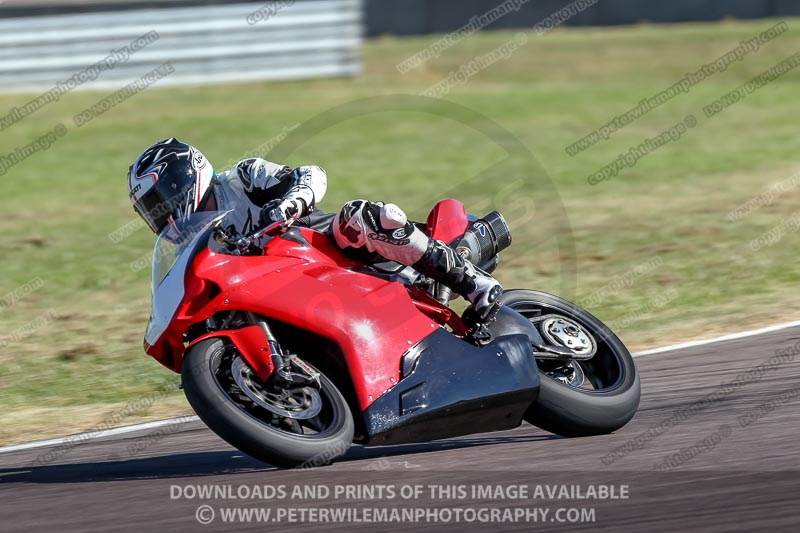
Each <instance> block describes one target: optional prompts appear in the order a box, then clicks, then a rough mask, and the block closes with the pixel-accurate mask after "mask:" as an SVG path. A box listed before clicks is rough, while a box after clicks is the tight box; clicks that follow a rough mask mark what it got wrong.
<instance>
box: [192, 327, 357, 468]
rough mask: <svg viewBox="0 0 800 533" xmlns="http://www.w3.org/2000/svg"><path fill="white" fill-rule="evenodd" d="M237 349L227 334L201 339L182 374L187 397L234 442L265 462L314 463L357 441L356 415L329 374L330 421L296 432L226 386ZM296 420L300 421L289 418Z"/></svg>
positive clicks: (325, 392) (324, 384) (323, 392)
mask: <svg viewBox="0 0 800 533" xmlns="http://www.w3.org/2000/svg"><path fill="white" fill-rule="evenodd" d="M231 354H236V349H235V347H234V346H233V345H232V344H231V343H229V342H227V340H225V341H223V340H222V339H218V338H217V339H208V340H204V341H201V342H199V343H197V344H196V345H195V346H193V347H192V348H191V349H190V350H188V352H187V353H186V356H185V358H184V361H183V368H182V369H181V375H182V378H183V389H184V393H185V394H186V398H187V399H188V400H189V403H190V404H191V406H192V408H193V409H194V410H195V412H196V413H197V415H198V416H199V417H200V419H201V420H202V421H203V422H205V424H206V425H207V426H208V427H209V428H210V429H211V430H212V431H214V433H216V434H217V435H219V436H220V437H222V438H223V439H224V440H225V441H227V442H228V443H229V444H231V445H232V446H234V447H236V448H238V449H239V450H241V451H243V452H245V453H246V454H248V455H250V456H252V457H254V458H256V459H258V460H260V461H264V462H266V463H270V464H273V465H276V466H282V467H287V468H289V467H296V466H303V467H315V466H322V465H325V464H329V463H330V462H332V461H333V460H335V459H337V458H338V457H341V456H342V455H344V454H345V452H347V450H348V448H349V447H350V445H351V444H352V442H353V431H354V424H353V416H352V414H351V413H350V409H349V408H348V406H347V402H346V401H345V399H344V397H343V396H342V394H341V393H340V392H339V390H338V389H337V388H336V387H335V386H334V385H333V383H332V382H331V381H330V380H329V379H328V378H327V377H325V376H324V375H321V376H320V384H321V388H320V396H321V397H322V399H323V404H325V405H326V407H325V409H327V411H326V413H327V417H328V418H329V426H328V427H326V428H325V430H324V431H320V432H319V433H318V434H312V435H301V434H292V433H290V432H289V431H288V430H284V429H279V428H277V427H276V426H275V425H274V424H272V425H271V424H270V423H268V422H267V421H265V419H264V418H263V417H262V416H260V414H259V411H258V409H261V413H263V414H266V415H270V416H273V417H275V416H277V415H274V414H272V413H269V412H268V411H266V409H263V408H259V407H258V406H255V408H254V406H252V405H251V406H249V409H248V406H247V405H246V401H241V400H237V399H235V398H234V396H233V395H232V394H231V393H230V391H229V390H226V388H225V383H224V380H223V381H221V380H220V378H219V372H220V371H221V369H223V370H224V368H223V367H224V365H225V364H227V363H226V361H227V360H229V359H231V358H232V357H233V356H232V355H231ZM287 422H289V423H294V424H296V421H291V420H287Z"/></svg>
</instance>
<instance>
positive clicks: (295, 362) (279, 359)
mask: <svg viewBox="0 0 800 533" xmlns="http://www.w3.org/2000/svg"><path fill="white" fill-rule="evenodd" d="M247 316H248V319H249V321H250V323H252V324H255V325H257V326H258V327H260V328H261V330H262V331H263V332H264V337H265V338H266V340H267V350H268V353H267V355H268V356H269V358H270V359H271V360H272V365H273V367H274V368H275V372H274V377H273V380H274V382H273V385H274V386H276V387H278V388H283V387H286V386H296V385H312V386H315V387H316V388H319V387H320V381H319V372H317V371H316V370H314V369H313V368H311V367H310V366H309V365H308V364H307V363H306V362H305V361H303V360H302V359H300V358H299V357H298V356H297V355H296V354H289V353H286V352H284V350H283V349H282V348H281V345H280V344H279V343H278V340H277V339H276V338H275V335H274V334H273V333H272V328H270V327H269V323H267V321H266V320H264V319H263V318H259V317H258V316H257V315H256V314H255V313H252V312H248V313H247Z"/></svg>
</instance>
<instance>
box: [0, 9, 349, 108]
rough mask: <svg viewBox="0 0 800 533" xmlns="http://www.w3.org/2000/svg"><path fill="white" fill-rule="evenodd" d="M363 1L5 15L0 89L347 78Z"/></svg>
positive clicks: (0, 25) (0, 30)
mask: <svg viewBox="0 0 800 533" xmlns="http://www.w3.org/2000/svg"><path fill="white" fill-rule="evenodd" d="M362 33H363V28H362V5H361V0H300V1H294V0H276V1H269V2H266V3H265V2H257V3H242V4H227V5H218V6H196V7H180V8H161V9H140V10H132V11H112V12H100V13H81V14H65V15H54V16H35V17H18V18H5V19H0V91H4V92H11V91H14V92H18V91H29V90H40V89H50V88H53V87H55V86H60V87H64V88H69V89H73V88H79V89H108V88H113V89H118V88H120V87H123V86H124V85H126V84H128V83H131V82H133V81H135V80H137V79H139V78H140V77H141V76H143V75H145V74H146V73H148V72H150V71H153V70H154V69H156V68H158V67H159V66H162V65H164V64H165V63H170V64H171V66H170V68H169V70H170V71H171V73H170V74H169V75H168V76H165V77H164V78H163V79H162V80H160V81H159V82H158V84H159V86H163V85H179V84H207V83H229V82H247V81H254V80H287V79H298V78H312V77H322V76H349V75H355V74H357V73H358V72H359V70H360V58H359V50H360V46H361V40H362Z"/></svg>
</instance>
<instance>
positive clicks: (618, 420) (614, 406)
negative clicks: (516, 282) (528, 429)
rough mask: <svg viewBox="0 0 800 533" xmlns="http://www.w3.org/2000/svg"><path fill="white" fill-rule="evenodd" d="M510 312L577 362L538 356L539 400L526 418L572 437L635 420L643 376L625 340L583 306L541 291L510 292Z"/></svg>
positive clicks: (607, 430) (507, 298)
mask: <svg viewBox="0 0 800 533" xmlns="http://www.w3.org/2000/svg"><path fill="white" fill-rule="evenodd" d="M501 301H502V302H503V304H504V305H506V306H507V307H508V308H510V309H513V310H514V311H516V312H518V313H519V314H521V315H522V316H524V317H525V318H527V319H528V320H530V321H531V322H532V323H533V324H534V325H535V326H536V328H537V329H538V331H539V334H540V335H541V337H542V339H543V340H544V342H545V343H546V344H548V345H552V346H556V347H558V348H560V349H562V350H563V349H568V350H570V351H571V352H572V354H574V356H573V357H571V358H562V359H553V358H552V357H545V356H544V355H545V354H542V357H537V359H536V362H537V364H538V366H539V372H540V374H541V377H542V380H541V381H542V383H541V387H540V390H539V399H538V400H537V401H536V403H534V404H533V405H532V406H531V407H530V408H529V409H528V411H527V412H526V413H525V417H524V418H525V420H526V421H528V422H530V423H531V424H534V425H536V426H538V427H540V428H542V429H544V430H546V431H550V432H552V433H556V434H559V435H564V436H569V437H579V436H588V435H600V434H604V433H610V432H612V431H615V430H617V429H619V428H621V427H622V426H624V425H625V424H627V423H628V421H630V419H631V418H633V415H634V414H635V413H636V409H637V408H638V407H639V398H640V393H641V390H640V384H639V373H638V372H637V370H636V366H635V365H634V362H633V357H631V354H630V352H629V351H628V349H627V348H626V347H625V345H624V344H622V341H620V340H619V338H618V337H617V336H616V335H615V334H614V333H613V332H611V330H609V329H608V328H607V327H606V326H605V325H604V324H603V323H602V322H600V320H598V319H597V318H595V317H594V316H593V315H592V314H591V313H589V312H588V311H586V310H584V309H582V308H580V307H578V306H577V305H575V304H573V303H570V302H568V301H567V300H564V299H563V298H559V297H557V296H553V295H552V294H547V293H543V292H539V291H531V290H509V291H506V292H505V293H504V294H503V295H502V296H501Z"/></svg>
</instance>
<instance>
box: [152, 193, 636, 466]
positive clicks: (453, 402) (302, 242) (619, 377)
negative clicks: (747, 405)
mask: <svg viewBox="0 0 800 533" xmlns="http://www.w3.org/2000/svg"><path fill="white" fill-rule="evenodd" d="M227 215H229V213H219V212H200V213H195V214H193V215H192V216H190V217H188V218H186V219H184V220H182V221H179V222H178V223H176V224H175V225H174V226H170V227H168V228H166V229H165V230H164V231H163V232H162V234H161V235H160V236H159V238H158V240H157V241H156V245H155V250H154V255H153V286H152V290H153V308H152V315H151V319H150V323H149V325H148V328H147V332H146V334H145V350H146V351H147V353H148V354H150V355H151V356H153V357H154V358H155V359H156V360H157V361H158V362H160V363H161V364H163V365H164V366H166V367H167V368H169V369H171V370H173V371H175V372H180V373H181V375H182V381H183V388H184V392H185V393H186V397H187V399H188V400H189V403H190V404H191V405H192V407H193V408H194V410H195V411H196V412H197V414H198V415H199V417H200V418H201V419H202V420H203V421H204V422H205V423H206V424H207V425H208V427H210V428H211V429H212V430H213V431H214V432H215V433H217V434H218V435H219V436H220V437H222V438H223V439H225V440H226V441H228V442H229V443H230V444H232V445H233V446H235V447H236V448H238V449H240V450H242V451H243V452H245V453H247V454H249V455H251V456H253V457H255V458H257V459H260V460H263V461H265V462H268V463H271V464H275V465H280V466H298V465H307V466H318V465H322V464H326V463H329V462H331V461H333V460H334V459H336V458H338V457H340V456H341V455H343V454H344V453H345V452H346V451H347V449H348V448H349V447H350V445H351V444H352V443H354V442H355V443H359V444H368V445H369V444H372V445H383V444H397V443H409V442H420V441H430V440H434V439H442V438H448V437H454V436H459V435H466V434H470V433H479V432H486V431H499V430H506V429H511V428H514V427H517V426H519V425H520V424H521V423H522V421H523V420H525V421H527V422H529V423H531V424H534V425H536V426H539V427H540V428H543V429H545V430H547V431H550V432H553V433H557V434H560V435H566V436H586V435H598V434H603V433H609V432H612V431H614V430H616V429H619V428H620V427H622V426H623V425H625V424H626V423H627V422H628V421H629V420H630V419H631V418H632V417H633V415H634V413H635V412H636V409H637V407H638V405H639V395H640V388H639V376H638V373H637V371H636V368H635V366H634V362H633V359H632V358H631V355H630V353H629V352H628V350H627V349H626V348H625V346H624V345H623V344H622V342H621V341H620V340H619V339H618V338H617V337H616V335H614V334H613V333H612V332H611V331H609V330H608V328H606V327H605V326H604V325H603V324H602V323H601V322H600V321H599V320H598V319H596V318H595V317H594V316H592V315H591V314H589V313H588V312H587V311H585V310H583V309H581V308H579V307H577V306H576V305H574V304H572V303H569V302H567V301H566V300H563V299H561V298H558V297H556V296H552V295H550V294H546V293H542V292H537V291H532V290H507V291H505V293H504V294H503V296H502V300H501V301H502V303H503V305H502V306H501V307H500V308H499V309H498V310H497V311H496V313H494V315H493V316H491V317H490V318H488V319H483V320H481V319H479V318H478V317H476V316H475V313H474V312H472V309H471V308H467V310H466V311H465V312H464V313H462V314H459V313H457V312H456V311H454V310H453V309H451V308H450V307H449V305H448V304H449V302H450V301H451V299H452V298H453V295H452V294H451V293H450V291H449V290H448V289H447V288H446V287H443V286H441V285H440V284H437V283H436V282H434V281H433V280H431V279H429V278H426V277H425V276H423V275H421V274H419V273H417V272H415V271H414V270H413V269H412V268H410V267H405V266H403V265H400V264H397V263H386V262H383V263H377V262H375V261H365V258H364V257H360V256H358V254H356V253H349V252H345V251H342V250H341V249H339V248H338V247H337V246H336V245H335V243H334V241H333V238H332V236H331V235H330V227H331V219H332V216H333V215H329V216H325V217H322V218H321V219H319V220H317V221H316V222H315V223H313V224H310V227H300V226H298V225H297V224H295V225H287V224H284V223H278V224H275V225H273V226H271V227H268V228H264V229H262V230H260V231H257V232H255V233H253V234H251V235H240V234H238V233H237V232H236V231H235V230H234V229H233V226H232V225H230V226H227V228H226V226H225V219H226V216H227ZM424 229H425V231H426V232H427V234H428V235H430V236H431V237H432V238H435V239H439V240H442V241H444V242H447V243H450V245H451V246H453V247H454V248H456V250H457V251H458V253H460V254H462V255H463V256H464V257H465V258H467V259H469V260H471V261H472V262H473V263H475V264H477V265H479V266H481V267H482V268H483V269H484V270H487V271H490V272H491V271H493V270H494V269H495V267H496V266H497V263H498V253H499V252H500V251H502V250H503V249H504V248H506V247H507V246H509V244H510V243H511V235H510V230H509V227H508V225H507V224H506V222H505V220H504V219H503V217H502V216H501V215H500V214H499V213H497V212H496V211H495V212H492V213H490V214H489V215H487V216H485V217H483V218H477V217H474V216H471V215H467V213H466V212H465V210H464V206H463V204H461V203H460V202H457V201H455V200H443V201H441V202H439V203H438V204H437V205H436V206H435V208H434V209H433V211H432V212H431V214H430V216H429V218H428V220H427V224H426V225H425V228H424Z"/></svg>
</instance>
